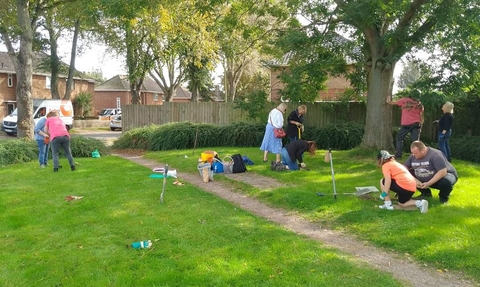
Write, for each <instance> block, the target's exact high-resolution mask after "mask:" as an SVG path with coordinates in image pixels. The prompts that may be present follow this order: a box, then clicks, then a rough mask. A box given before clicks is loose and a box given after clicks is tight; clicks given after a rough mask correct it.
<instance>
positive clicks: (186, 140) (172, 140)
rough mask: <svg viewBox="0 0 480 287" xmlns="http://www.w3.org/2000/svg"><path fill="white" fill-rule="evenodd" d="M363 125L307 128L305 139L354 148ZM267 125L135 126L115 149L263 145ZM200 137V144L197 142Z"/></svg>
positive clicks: (115, 143) (326, 145) (340, 124)
mask: <svg viewBox="0 0 480 287" xmlns="http://www.w3.org/2000/svg"><path fill="white" fill-rule="evenodd" d="M363 130H364V128H363V126H362V125H360V124H357V123H353V122H342V123H337V124H333V125H330V126H327V127H325V128H316V127H306V130H305V134H304V139H306V140H314V141H316V142H317V144H318V146H319V148H329V147H331V148H334V149H351V148H354V147H356V146H358V145H359V144H360V143H361V141H362V135H363ZM264 133H265V124H263V123H261V124H249V123H243V122H238V123H233V124H230V125H226V126H215V125H212V124H195V123H190V122H183V123H169V124H165V125H161V126H155V125H151V126H149V127H143V128H138V129H133V130H131V131H128V132H127V133H125V134H123V135H122V136H121V137H120V138H119V139H117V140H116V141H115V142H114V144H113V148H116V149H142V150H152V151H159V150H175V149H188V148H193V147H194V146H195V147H197V148H198V147H218V146H232V147H255V146H257V147H259V146H260V145H261V143H262V139H263V136H264ZM195 138H196V144H195Z"/></svg>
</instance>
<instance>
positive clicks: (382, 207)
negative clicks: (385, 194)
mask: <svg viewBox="0 0 480 287" xmlns="http://www.w3.org/2000/svg"><path fill="white" fill-rule="evenodd" d="M378 208H380V209H386V210H393V205H385V204H384V205H379V206H378Z"/></svg>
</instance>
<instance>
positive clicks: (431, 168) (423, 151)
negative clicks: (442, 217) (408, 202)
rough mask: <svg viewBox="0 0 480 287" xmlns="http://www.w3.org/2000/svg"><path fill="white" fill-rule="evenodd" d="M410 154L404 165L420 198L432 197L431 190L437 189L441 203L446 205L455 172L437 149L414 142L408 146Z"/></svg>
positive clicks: (455, 177)
mask: <svg viewBox="0 0 480 287" xmlns="http://www.w3.org/2000/svg"><path fill="white" fill-rule="evenodd" d="M410 152H411V153H412V154H411V155H410V157H408V159H407V161H405V163H404V165H405V166H406V167H407V168H408V170H409V171H410V172H411V173H412V175H413V176H414V177H415V179H416V181H417V189H418V190H419V191H420V192H421V193H422V197H432V192H431V190H430V187H431V188H434V189H438V190H439V191H440V192H439V194H438V197H439V198H440V202H441V203H446V202H447V201H448V198H449V197H450V193H451V192H452V190H453V186H454V185H455V183H456V182H457V180H458V174H457V170H456V169H455V168H454V167H453V165H452V164H450V163H449V162H448V161H447V159H446V158H445V156H444V155H443V153H442V152H441V151H439V150H438V149H434V148H431V147H427V146H425V144H424V143H423V142H421V141H414V142H413V143H412V145H411V146H410Z"/></svg>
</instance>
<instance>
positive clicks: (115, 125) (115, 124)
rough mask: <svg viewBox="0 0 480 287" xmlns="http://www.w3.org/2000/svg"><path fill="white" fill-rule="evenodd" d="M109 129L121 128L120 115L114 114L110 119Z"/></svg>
mask: <svg viewBox="0 0 480 287" xmlns="http://www.w3.org/2000/svg"><path fill="white" fill-rule="evenodd" d="M110 129H111V130H112V131H114V130H117V129H119V130H121V129H122V116H116V117H114V118H113V119H112V120H111V121H110Z"/></svg>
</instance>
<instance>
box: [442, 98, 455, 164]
mask: <svg viewBox="0 0 480 287" xmlns="http://www.w3.org/2000/svg"><path fill="white" fill-rule="evenodd" d="M453 107H454V105H453V103H451V102H446V103H445V104H443V106H442V111H443V116H442V117H441V118H440V120H439V121H438V148H439V149H440V150H441V151H442V153H443V154H444V155H445V157H446V158H447V160H448V161H449V162H451V161H452V154H451V152H450V144H449V142H448V141H449V139H450V136H451V135H452V124H453Z"/></svg>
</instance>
